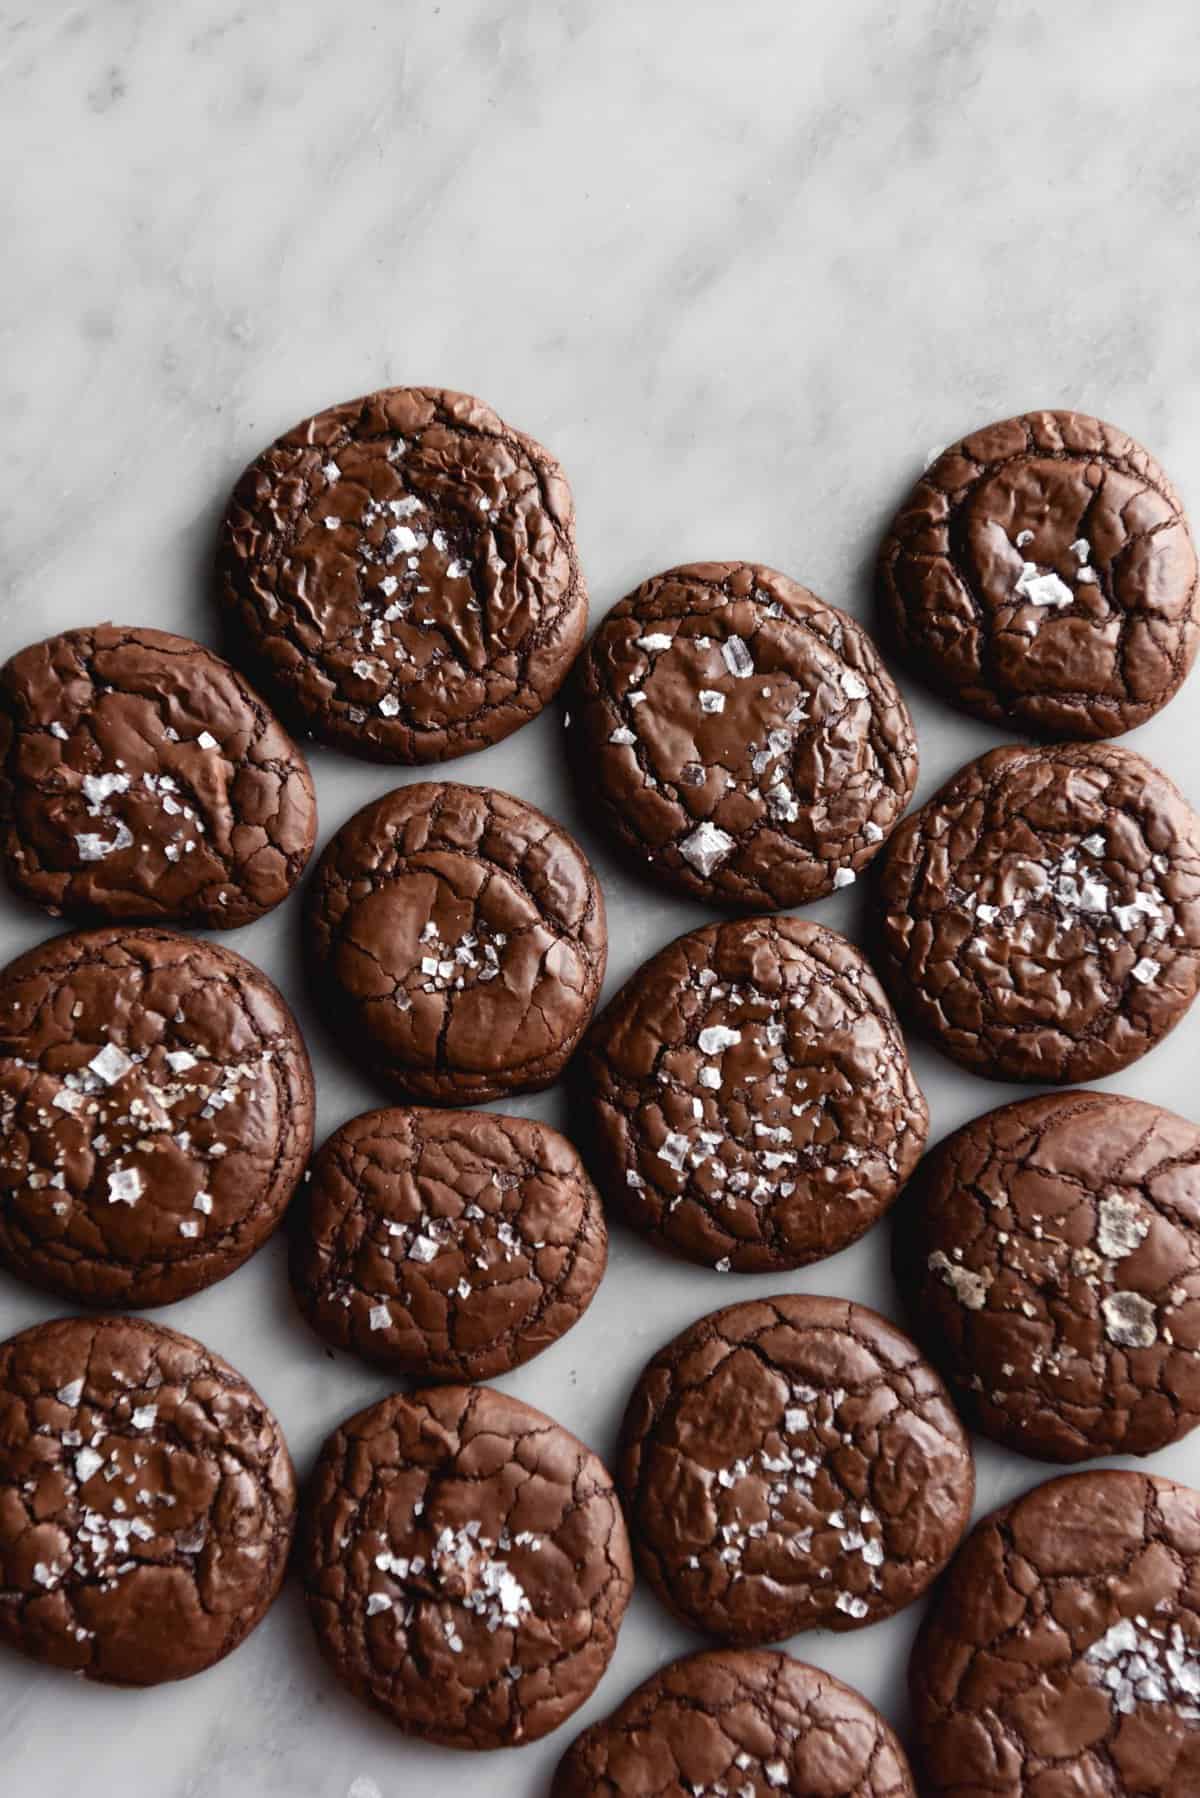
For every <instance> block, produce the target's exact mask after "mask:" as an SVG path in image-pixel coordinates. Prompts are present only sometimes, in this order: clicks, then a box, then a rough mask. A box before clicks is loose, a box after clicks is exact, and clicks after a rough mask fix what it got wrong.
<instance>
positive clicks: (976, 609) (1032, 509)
mask: <svg viewBox="0 0 1200 1798" xmlns="http://www.w3.org/2000/svg"><path fill="white" fill-rule="evenodd" d="M1196 590H1197V581H1196V552H1195V550H1194V548H1193V547H1192V539H1191V536H1190V534H1189V532H1188V526H1187V521H1186V519H1185V518H1184V516H1183V511H1182V508H1181V506H1180V502H1179V496H1178V494H1177V493H1176V492H1175V489H1174V488H1173V487H1172V485H1171V483H1170V481H1168V479H1167V477H1166V475H1165V474H1164V473H1163V471H1162V469H1161V468H1160V467H1159V466H1158V464H1157V462H1155V461H1154V459H1153V457H1152V456H1150V455H1148V454H1147V452H1146V451H1145V450H1144V449H1142V447H1141V445H1140V444H1137V443H1134V442H1133V440H1132V438H1129V437H1126V436H1125V434H1124V432H1123V431H1118V430H1116V429H1115V428H1114V427H1113V426H1112V425H1106V424H1101V422H1100V421H1099V419H1095V418H1088V417H1086V416H1085V415H1084V414H1083V413H1081V412H1030V413H1028V414H1027V415H1026V416H1025V417H1024V418H1010V419H1007V420H1005V422H1004V423H1003V424H996V425H989V426H988V427H987V429H986V430H982V431H976V432H974V433H973V434H972V435H971V436H970V437H965V438H964V439H963V440H962V442H961V443H956V444H954V445H953V446H952V447H951V448H950V449H947V450H943V451H942V453H941V454H940V455H939V456H938V457H937V459H936V460H935V461H934V463H933V465H932V466H931V467H930V468H927V469H926V471H925V473H924V474H923V475H922V477H921V479H920V481H918V483H917V485H916V487H915V488H914V490H913V492H912V494H911V495H910V496H909V498H908V500H907V501H906V502H905V504H904V505H903V506H902V507H901V509H900V512H899V513H898V515H897V517H896V519H895V520H894V522H893V524H892V527H891V530H890V532H889V533H888V536H887V538H886V539H885V541H884V545H883V549H882V551H881V553H880V559H879V591H880V598H881V601H882V605H883V608H884V611H885V614H886V616H887V619H888V621H889V623H890V625H891V627H892V630H893V632H894V634H895V636H896V639H897V641H898V643H899V645H900V647H901V649H902V651H904V652H905V653H906V654H907V656H908V657H909V659H910V660H911V662H912V664H913V666H914V668H916V669H917V670H918V671H919V672H920V673H921V674H922V675H923V676H924V677H925V678H926V679H927V680H929V681H930V682H931V683H932V684H933V685H934V686H936V687H938V688H939V689H940V690H941V691H942V692H943V693H945V694H946V696H947V697H948V698H949V699H951V700H953V701H954V703H955V704H957V705H959V706H961V707H963V708H964V709H965V710H966V711H968V712H974V713H975V715H976V716H977V717H980V718H986V719H988V721H989V722H991V723H1008V724H1012V725H1016V726H1018V727H1019V728H1020V729H1021V730H1023V731H1024V730H1028V731H1034V732H1037V733H1039V734H1044V735H1048V736H1061V737H1116V736H1119V735H1120V734H1121V732H1122V731H1126V730H1132V729H1133V728H1134V726H1135V725H1137V724H1144V723H1145V721H1146V719H1147V718H1149V717H1152V716H1153V714H1154V713H1155V712H1157V711H1158V710H1159V708H1160V707H1161V706H1164V705H1166V703H1167V701H1168V699H1170V698H1171V697H1172V695H1173V694H1174V693H1175V692H1176V690H1177V689H1178V687H1179V686H1180V684H1181V682H1182V681H1183V679H1184V677H1185V675H1186V674H1187V671H1188V669H1189V668H1190V667H1191V665H1192V662H1193V660H1194V659H1195V655H1196V646H1197V643H1198V642H1200V614H1198V610H1197V600H1196Z"/></svg>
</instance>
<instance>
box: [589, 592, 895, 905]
mask: <svg viewBox="0 0 1200 1798" xmlns="http://www.w3.org/2000/svg"><path fill="white" fill-rule="evenodd" d="M571 739H572V754H573V759H574V761H575V763H576V766H577V769H578V770H579V772H580V775H581V778H582V781H583V783H584V786H585V789H586V792H587V794H588V797H589V800H590V801H591V802H592V803H594V804H596V805H597V808H598V810H599V813H600V816H601V817H602V818H603V820H604V821H605V823H606V824H607V825H608V827H609V829H610V830H611V831H612V832H613V833H614V834H615V836H616V837H617V839H618V840H619V841H620V842H621V843H623V844H624V846H625V847H626V849H628V850H629V851H630V852H631V854H632V855H633V856H634V857H635V858H636V860H637V861H638V862H639V863H640V864H641V865H642V866H643V867H647V868H648V869H649V870H650V871H651V872H652V873H653V876H654V878H655V879H656V880H659V881H660V882H666V883H667V884H669V885H671V886H675V887H680V888H682V889H683V890H684V891H685V892H689V893H697V894H699V895H700V897H701V898H703V899H709V900H712V901H714V902H715V903H717V904H720V905H730V906H738V907H741V908H743V909H745V908H750V909H758V910H764V909H765V910H768V911H771V910H775V909H776V908H778V907H781V906H786V905H805V904H807V903H808V902H809V901H810V900H813V899H820V898H822V897H823V896H824V895H825V894H826V893H829V892H832V891H833V889H834V888H835V887H841V886H849V885H850V883H851V882H852V881H853V879H854V876H855V871H856V870H857V869H859V868H862V867H863V866H865V864H866V863H867V862H869V861H870V859H871V857H872V856H873V855H875V854H877V852H878V850H879V846H880V844H881V843H882V842H883V840H884V838H885V837H886V836H887V835H888V833H889V832H890V831H891V829H892V828H893V826H894V825H895V823H896V821H897V819H898V818H899V817H900V815H901V813H902V812H903V811H904V808H905V806H906V805H907V804H908V801H909V799H910V798H911V796H912V790H913V784H914V782H915V781H916V777H917V743H916V737H915V736H914V734H913V727H912V720H911V718H910V717H909V715H908V708H907V707H906V706H905V704H904V701H903V700H902V699H901V697H900V694H899V693H898V692H897V690H896V687H895V685H894V684H893V681H892V678H891V676H890V675H889V673H888V671H887V669H886V668H885V667H884V665H883V662H882V661H881V660H880V657H879V653H878V651H877V650H876V648H875V645H874V644H873V643H872V641H871V639H870V637H868V635H867V634H866V632H865V631H864V630H863V629H862V627H861V625H858V624H856V623H855V621H854V619H853V618H849V617H847V615H846V614H845V613H844V612H839V611H838V610H837V609H836V608H835V607H833V606H828V605H826V604H825V602H824V600H821V599H818V598H817V596H816V594H815V593H810V592H809V591H808V589H807V587H801V586H799V585H798V584H797V582H795V581H791V580H789V579H788V578H787V576H786V575H783V574H776V573H775V572H774V570H773V569H770V568H759V567H755V566H754V565H753V564H751V563H748V562H700V563H696V564H694V565H693V566H691V567H686V568H673V569H671V570H670V571H669V572H668V573H667V574H660V575H655V577H654V578H653V579H652V580H649V581H646V582H644V584H643V585H642V586H640V587H639V588H638V589H637V591H636V592H635V593H631V594H630V596H629V597H628V599H623V600H622V601H621V602H620V604H619V605H616V606H614V607H613V609H612V611H611V612H609V614H608V616H607V617H606V618H605V620H604V622H603V623H602V624H601V626H600V628H599V630H598V631H597V632H596V634H595V636H594V637H593V638H592V641H591V643H590V644H589V646H588V649H587V652H586V654H585V655H584V656H583V658H582V660H581V662H580V665H579V671H578V677H577V680H576V682H575V685H574V691H573V695H572V702H571Z"/></svg>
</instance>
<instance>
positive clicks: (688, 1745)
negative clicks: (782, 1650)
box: [551, 1650, 916, 1798]
mask: <svg viewBox="0 0 1200 1798" xmlns="http://www.w3.org/2000/svg"><path fill="white" fill-rule="evenodd" d="M915 1791H916V1788H915V1787H914V1785H913V1782H912V1775H911V1774H910V1772H909V1768H908V1762H907V1761H906V1760H905V1758H904V1750H903V1749H902V1748H901V1746H900V1744H899V1742H898V1741H897V1740H896V1737H895V1735H894V1734H893V1733H892V1731H891V1730H890V1729H889V1728H888V1726H887V1724H886V1723H885V1722H884V1720H883V1718H882V1717H881V1716H880V1715H879V1712H878V1711H877V1710H875V1709H874V1708H873V1707H872V1706H871V1705H869V1704H868V1703H867V1701H866V1699H865V1698H864V1697H862V1695H861V1694H860V1693H858V1692H855V1691H853V1690H852V1688H851V1687H850V1686H844V1685H843V1684H842V1682H841V1680H839V1679H834V1677H833V1675H832V1674H830V1673H825V1672H823V1671H822V1669H821V1668H819V1667H809V1666H806V1665H805V1663H804V1662H803V1661H793V1660H791V1659H789V1657H788V1656H787V1655H786V1654H770V1653H766V1652H763V1651H761V1650H759V1651H757V1652H742V1653H738V1652H737V1651H730V1650H726V1651H724V1652H716V1653H712V1654H693V1655H689V1656H688V1657H687V1658H686V1660H682V1661H673V1662H672V1663H671V1665H670V1666H669V1667H664V1668H663V1669H662V1671H661V1672H660V1673H656V1674H654V1676H653V1677H652V1678H651V1679H648V1680H646V1682H645V1684H644V1685H641V1686H639V1687H638V1689H637V1691H636V1692H634V1693H632V1694H631V1696H630V1697H628V1698H627V1699H626V1700H625V1703H624V1704H623V1705H621V1706H620V1708H619V1709H618V1710H616V1711H614V1712H613V1714H612V1716H611V1717H606V1718H605V1719H604V1721H603V1722H602V1723H596V1724H593V1726H592V1728H591V1729H589V1730H585V1732H584V1733H583V1735H581V1736H580V1737H579V1738H578V1740H577V1741H576V1742H575V1743H574V1745H573V1746H572V1747H571V1748H569V1749H568V1750H567V1753H566V1754H565V1755H564V1757H563V1759H562V1760H561V1761H560V1763H559V1767H558V1772H557V1773H556V1775H555V1778H554V1784H553V1786H552V1788H551V1798H609V1795H611V1798H620V1795H621V1794H632V1793H638V1794H651V1793H652V1794H653V1798H694V1794H696V1793H702V1794H705V1795H707V1794H709V1793H717V1792H720V1793H726V1794H728V1798H776V1795H777V1794H778V1793H780V1792H803V1793H804V1794H805V1798H915Z"/></svg>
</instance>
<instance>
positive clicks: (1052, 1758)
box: [909, 1470, 1200, 1798]
mask: <svg viewBox="0 0 1200 1798" xmlns="http://www.w3.org/2000/svg"><path fill="white" fill-rule="evenodd" d="M1198 1593H1200V1494H1197V1493H1195V1492H1192V1491H1190V1490H1189V1489H1188V1487H1186V1486H1177V1485H1175V1484H1174V1483H1173V1482H1172V1481H1171V1480H1164V1479H1152V1478H1150V1477H1149V1476H1148V1475H1146V1474H1142V1473H1130V1472H1125V1471H1117V1470H1108V1471H1104V1472H1091V1473H1074V1474H1067V1475H1065V1476H1064V1477H1062V1478H1060V1479H1056V1480H1051V1481H1049V1483H1048V1484H1046V1485H1044V1486H1037V1487H1035V1488H1034V1490H1033V1491H1032V1492H1028V1493H1026V1494H1025V1496H1024V1497H1023V1498H1019V1499H1017V1500H1016V1502H1015V1503H1014V1504H1011V1505H1008V1506H1006V1507H1005V1508H1004V1509H1003V1510H1000V1511H996V1512H994V1513H993V1514H992V1516H990V1517H987V1518H985V1519H984V1520H983V1522H982V1523H980V1524H978V1525H977V1526H976V1528H975V1529H974V1530H973V1531H972V1533H971V1535H970V1537H969V1538H968V1540H967V1542H966V1544H965V1545H964V1547H963V1549H962V1551H961V1552H960V1554H959V1555H958V1557H957V1558H956V1560H955V1562H954V1565H953V1567H952V1568H951V1570H950V1573H949V1575H948V1576H947V1578H946V1579H945V1580H944V1581H943V1583H942V1584H941V1586H940V1587H939V1589H938V1592H937V1595H936V1596H935V1598H934V1601H933V1604H932V1605H931V1607H930V1609H929V1610H928V1611H927V1612H926V1614H925V1617H924V1620H923V1622H922V1625H921V1630H920V1633H919V1634H918V1636H917V1641H916V1645H915V1647H914V1649H913V1656H912V1661H911V1663H910V1667H909V1685H910V1690H911V1695H912V1709H913V1722H914V1735H915V1739H914V1741H913V1743H912V1750H913V1761H914V1768H915V1771H916V1773H917V1776H918V1779H919V1781H920V1789H921V1791H922V1792H923V1793H925V1794H927V1795H928V1798H977V1795H978V1794H979V1793H982V1792H986V1793H987V1794H988V1798H1060V1795H1061V1798H1068V1795H1069V1798H1117V1795H1118V1794H1121V1793H1133V1792H1136V1793H1138V1794H1139V1798H1187V1795H1188V1794H1189V1793H1192V1792H1196V1791H1200V1598H1198V1597H1197V1594H1198Z"/></svg>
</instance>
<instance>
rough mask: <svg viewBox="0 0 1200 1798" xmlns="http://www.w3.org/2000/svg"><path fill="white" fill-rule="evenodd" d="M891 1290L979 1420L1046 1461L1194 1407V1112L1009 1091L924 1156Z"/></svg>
mask: <svg viewBox="0 0 1200 1798" xmlns="http://www.w3.org/2000/svg"><path fill="white" fill-rule="evenodd" d="M896 1261H897V1272H898V1275H899V1279H900V1286H901V1290H902V1291H903V1293H904V1295H905V1297H906V1299H907V1300H909V1301H910V1302H911V1304H912V1313H913V1317H914V1320H915V1322H916V1328H917V1333H918V1335H919V1336H920V1339H921V1342H922V1344H923V1346H924V1347H925V1348H926V1349H927V1351H928V1352H929V1354H931V1355H932V1357H933V1359H934V1361H935V1362H936V1363H937V1365H938V1366H939V1367H940V1368H941V1370H942V1372H943V1373H944V1374H945V1375H946V1377H947V1379H948V1380H949V1381H950V1383H951V1385H952V1386H953V1387H954V1388H955V1390H956V1392H957V1393H958V1394H959V1395H960V1396H961V1398H962V1400H963V1402H964V1405H965V1406H966V1408H967V1409H968V1411H969V1413H970V1415H971V1418H972V1421H973V1422H974V1424H975V1425H976V1427H977V1428H978V1429H980V1430H982V1431H983V1433H984V1434H985V1435H987V1436H992V1437H994V1438H995V1439H996V1440H997V1441H998V1442H1003V1443H1006V1444H1007V1445H1008V1446H1009V1447H1010V1448H1015V1449H1017V1450H1018V1451H1019V1452H1021V1453H1022V1454H1027V1455H1039V1456H1041V1457H1042V1458H1043V1459H1045V1460H1048V1461H1086V1460H1088V1459H1089V1458H1090V1457H1091V1456H1094V1455H1129V1454H1134V1455H1147V1454H1151V1453H1153V1451H1154V1450H1155V1449H1159V1448H1165V1447H1166V1445H1167V1444H1168V1443H1169V1442H1176V1441H1178V1440H1179V1438H1180V1437H1181V1436H1186V1435H1187V1433H1188V1431H1189V1430H1192V1429H1194V1428H1195V1427H1196V1425H1197V1423H1200V1128H1198V1127H1197V1126H1196V1125H1195V1124H1189V1123H1187V1122H1186V1121H1185V1120H1184V1119H1183V1118H1180V1117H1175V1116H1174V1115H1173V1114H1172V1113H1171V1112H1169V1111H1162V1110H1160V1109H1159V1107H1158V1106H1157V1105H1143V1104H1142V1103H1140V1101H1138V1100H1136V1099H1123V1098H1121V1097H1119V1096H1118V1095H1117V1094H1116V1093H1093V1092H1082V1093H1081V1092H1076V1093H1050V1094H1046V1095H1044V1096H1043V1097H1041V1098H1036V1099H1020V1100H1018V1101H1017V1103H1016V1104H1015V1105H1005V1106H1003V1107H1002V1108H1001V1109H1000V1110H999V1111H991V1112H988V1114H987V1116H986V1117H981V1118H976V1119H975V1120H974V1121H973V1122H972V1123H970V1124H966V1125H964V1127H963V1128H962V1129H961V1130H956V1131H955V1133H954V1135H953V1136H950V1137H947V1138H946V1140H945V1141H944V1142H941V1143H939V1144H938V1146H937V1148H936V1149H934V1150H933V1151H932V1153H931V1154H929V1155H927V1156H926V1158H925V1160H924V1161H923V1162H922V1164H921V1166H920V1168H919V1169H918V1170H917V1174H916V1177H915V1179H914V1181H913V1184H912V1186H911V1187H910V1189H909V1193H908V1195H906V1197H905V1200H904V1203H903V1205H902V1206H901V1208H900V1214H899V1218H898V1228H897V1239H896Z"/></svg>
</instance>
